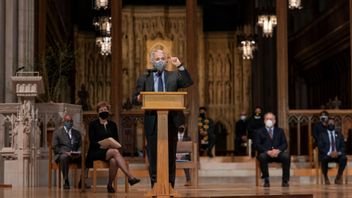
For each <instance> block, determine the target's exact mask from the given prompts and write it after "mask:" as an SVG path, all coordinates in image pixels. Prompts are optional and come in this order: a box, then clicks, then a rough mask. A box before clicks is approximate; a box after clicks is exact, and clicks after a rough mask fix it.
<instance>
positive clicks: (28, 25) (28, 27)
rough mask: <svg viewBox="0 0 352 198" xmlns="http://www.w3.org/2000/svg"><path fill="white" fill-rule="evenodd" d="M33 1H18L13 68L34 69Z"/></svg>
mask: <svg viewBox="0 0 352 198" xmlns="http://www.w3.org/2000/svg"><path fill="white" fill-rule="evenodd" d="M34 1H35V0H26V1H18V10H16V11H17V13H18V27H17V28H18V44H17V45H18V64H17V65H15V68H17V67H21V66H25V67H26V68H25V69H26V70H28V71H33V69H34V46H35V45H34V43H35V42H34V34H35V27H34V25H35V24H34V13H35V10H34V6H35V2H34Z"/></svg>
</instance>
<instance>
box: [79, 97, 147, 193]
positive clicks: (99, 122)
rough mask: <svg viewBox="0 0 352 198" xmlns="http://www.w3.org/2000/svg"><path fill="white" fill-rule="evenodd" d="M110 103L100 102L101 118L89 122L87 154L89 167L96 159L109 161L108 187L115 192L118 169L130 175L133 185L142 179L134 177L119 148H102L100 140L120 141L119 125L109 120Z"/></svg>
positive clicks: (129, 179)
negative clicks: (113, 183)
mask: <svg viewBox="0 0 352 198" xmlns="http://www.w3.org/2000/svg"><path fill="white" fill-rule="evenodd" d="M109 109H110V105H109V104H108V103H107V102H105V101H102V102H99V104H98V105H97V112H98V113H99V118H98V119H95V120H92V121H91V122H90V124H89V131H88V134H89V142H90V144H89V149H88V154H87V161H86V165H87V167H89V168H91V167H93V161H94V160H103V161H106V162H108V163H109V181H108V185H107V189H108V192H109V193H114V192H115V189H114V188H113V187H112V182H113V181H114V179H115V177H116V174H117V169H118V168H121V170H122V171H123V172H124V173H125V175H126V176H127V177H128V183H129V184H130V185H131V186H132V185H134V184H136V183H138V182H140V179H137V178H135V177H133V176H132V175H131V174H130V173H129V172H128V168H127V167H126V162H125V160H124V158H123V156H122V155H121V154H120V152H119V150H118V149H115V148H101V146H100V144H99V143H98V142H99V141H100V140H103V139H105V138H109V137H112V138H114V139H115V140H116V141H118V134H117V126H116V124H115V122H113V121H111V120H108V117H109Z"/></svg>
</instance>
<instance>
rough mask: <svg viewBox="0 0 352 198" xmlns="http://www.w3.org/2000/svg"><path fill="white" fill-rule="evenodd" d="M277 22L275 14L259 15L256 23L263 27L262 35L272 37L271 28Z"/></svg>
mask: <svg viewBox="0 0 352 198" xmlns="http://www.w3.org/2000/svg"><path fill="white" fill-rule="evenodd" d="M276 24H277V19H276V16H275V15H259V16H258V25H259V26H260V27H262V28H263V36H264V37H267V38H268V37H272V36H273V29H274V27H275V26H276Z"/></svg>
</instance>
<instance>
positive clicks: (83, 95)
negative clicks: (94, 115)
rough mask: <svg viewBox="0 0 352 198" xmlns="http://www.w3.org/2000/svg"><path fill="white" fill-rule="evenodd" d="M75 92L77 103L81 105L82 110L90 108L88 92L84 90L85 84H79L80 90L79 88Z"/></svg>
mask: <svg viewBox="0 0 352 198" xmlns="http://www.w3.org/2000/svg"><path fill="white" fill-rule="evenodd" d="M77 94H78V97H79V101H78V104H80V105H82V110H83V111H88V110H92V107H91V105H90V104H89V93H88V91H87V90H86V86H85V85H84V84H81V90H79V91H78V92H77Z"/></svg>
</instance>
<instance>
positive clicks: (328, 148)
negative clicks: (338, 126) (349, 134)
mask: <svg viewBox="0 0 352 198" xmlns="http://www.w3.org/2000/svg"><path fill="white" fill-rule="evenodd" d="M318 149H319V160H320V162H321V171H322V173H323V175H324V180H325V184H326V185H329V184H330V181H329V178H328V175H327V174H328V164H329V162H336V163H338V164H339V170H338V172H337V176H336V178H335V184H342V174H343V171H344V170H345V167H346V163H347V158H346V153H345V144H344V137H343V135H342V133H340V131H337V130H335V120H334V119H333V118H329V119H328V125H327V129H326V130H325V131H324V132H323V133H321V134H320V136H319V138H318Z"/></svg>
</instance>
